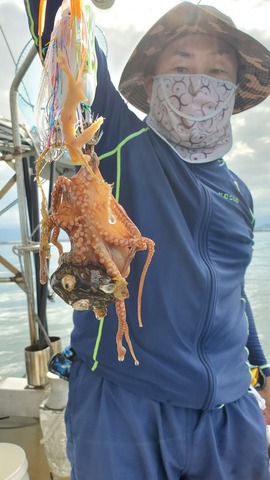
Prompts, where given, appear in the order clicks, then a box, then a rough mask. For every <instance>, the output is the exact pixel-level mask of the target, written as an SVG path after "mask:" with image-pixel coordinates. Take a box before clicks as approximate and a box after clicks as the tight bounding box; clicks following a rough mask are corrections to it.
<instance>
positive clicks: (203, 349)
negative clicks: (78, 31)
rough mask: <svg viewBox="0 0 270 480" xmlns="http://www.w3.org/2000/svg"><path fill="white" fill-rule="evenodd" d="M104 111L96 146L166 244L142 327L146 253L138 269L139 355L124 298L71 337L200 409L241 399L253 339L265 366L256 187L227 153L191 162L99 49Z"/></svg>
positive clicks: (133, 383)
mask: <svg viewBox="0 0 270 480" xmlns="http://www.w3.org/2000/svg"><path fill="white" fill-rule="evenodd" d="M93 112H94V114H95V115H101V116H103V117H104V125H103V136H102V138H101V140H100V142H99V143H98V145H97V146H96V152H97V154H98V155H99V156H100V159H101V170H102V173H103V176H104V178H105V179H106V181H107V182H109V183H114V187H115V192H116V193H117V196H118V195H119V201H120V203H121V204H122V205H123V207H124V208H125V209H126V211H127V213H128V215H129V216H130V217H131V218H132V220H133V221H134V222H135V224H136V225H137V226H138V228H139V229H140V231H141V232H142V235H143V236H147V237H149V238H152V239H153V240H154V241H155V244H156V252H155V255H154V258H153V260H152V263H151V266H150V268H149V271H148V274H147V278H146V282H145V287H144V292H143V301H142V317H143V323H144V327H143V328H142V329H141V328H139V327H138V323H137V291H138V284H139V278H140V274H141V271H142V268H143V264H144V261H145V258H146V256H145V255H146V254H145V253H144V252H140V253H137V254H136V257H135V259H134V260H133V262H132V264H131V273H130V276H129V278H128V282H129V292H130V298H129V299H128V300H127V301H126V308H127V322H128V325H129V328H130V336H131V339H132V342H133V346H134V350H135V354H136V356H137V357H138V359H139V361H140V365H139V366H137V367H136V366H135V365H134V362H133V360H132V358H131V356H130V355H129V352H128V351H127V354H126V359H125V361H124V362H119V361H118V360H117V352H116V345H115V336H116V331H117V317H116V314H115V308H114V306H111V307H110V308H109V311H108V315H107V317H106V318H105V320H104V323H103V324H100V323H99V322H98V321H97V320H95V318H94V317H93V315H92V314H91V313H88V312H75V314H74V330H73V333H72V346H73V348H74V349H75V351H76V352H77V354H78V355H79V356H80V357H81V358H82V359H83V360H84V361H85V362H86V363H87V364H88V365H89V368H91V369H92V370H94V371H96V373H98V374H100V375H103V376H104V377H106V378H108V379H110V380H111V381H113V382H115V383H117V384H120V385H122V386H124V387H125V388H127V389H129V390H132V391H134V392H136V393H139V394H141V395H145V396H148V397H151V398H153V399H156V400H159V401H165V402H169V403H172V404H175V405H181V406H187V407H192V408H201V409H208V408H215V407H217V406H219V405H220V404H223V403H228V402H231V401H234V400H236V399H237V398H239V397H240V396H241V395H242V394H243V393H244V392H245V391H246V390H247V389H248V386H249V384H250V371H249V361H248V352H247V348H246V346H247V344H248V345H249V346H250V348H251V353H250V355H251V358H252V363H253V364H254V363H255V364H256V365H262V364H263V365H264V366H265V365H266V359H265V357H264V355H263V352H262V349H261V346H260V343H259V341H258V336H257V333H256V330H255V329H254V320H253V316H252V314H251V310H248V312H246V310H247V309H249V304H248V302H247V299H246V297H245V295H244V293H243V291H242V288H241V285H242V284H243V282H244V275H245V271H246V268H247V266H248V264H249V262H250V260H251V256H252V245H253V221H254V218H253V214H252V208H253V206H252V199H251V195H250V192H249V191H248V189H247V187H246V186H245V184H244V183H243V182H242V181H241V180H240V179H239V178H238V177H237V176H236V175H235V174H233V173H232V172H231V171H230V170H229V169H228V168H227V166H226V163H225V162H224V161H223V160H222V159H221V160H216V161H214V162H210V163H206V164H198V165H194V164H193V165H190V164H187V163H186V162H184V161H182V159H181V158H180V157H179V156H178V154H177V153H176V152H175V151H174V150H173V149H172V148H171V147H170V146H169V145H168V144H167V143H165V142H164V141H163V140H162V139H160V138H159V137H158V136H157V135H156V134H155V133H154V132H153V131H151V130H150V129H149V128H148V127H147V125H146V124H145V123H144V122H143V121H141V120H139V119H138V118H137V116H136V115H135V114H134V113H133V112H131V111H130V110H129V109H128V107H127V105H126V104H125V102H124V101H123V99H122V98H121V96H120V95H119V93H118V92H117V91H116V90H115V88H114V87H113V85H112V83H111V81H110V77H109V73H108V70H107V65H106V60H105V57H104V55H103V54H102V52H100V51H99V50H98V87H97V91H96V97H95V101H94V104H93ZM247 319H248V320H249V322H250V326H248V322H247ZM248 330H249V332H250V333H249V337H248ZM265 371H266V373H268V371H267V370H265Z"/></svg>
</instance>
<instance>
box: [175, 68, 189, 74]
mask: <svg viewBox="0 0 270 480" xmlns="http://www.w3.org/2000/svg"><path fill="white" fill-rule="evenodd" d="M174 70H175V71H176V72H178V73H187V71H188V69H187V67H175V69H174Z"/></svg>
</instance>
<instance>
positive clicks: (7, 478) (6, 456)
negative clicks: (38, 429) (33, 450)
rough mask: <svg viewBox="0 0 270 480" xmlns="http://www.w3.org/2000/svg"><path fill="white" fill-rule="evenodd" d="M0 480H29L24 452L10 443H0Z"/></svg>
mask: <svg viewBox="0 0 270 480" xmlns="http://www.w3.org/2000/svg"><path fill="white" fill-rule="evenodd" d="M0 465H1V467H0V480H29V476H28V473H27V469H28V462H27V458H26V455H25V452H24V450H23V449H22V448H21V447H19V446H18V445H14V444H12V443H1V442H0Z"/></svg>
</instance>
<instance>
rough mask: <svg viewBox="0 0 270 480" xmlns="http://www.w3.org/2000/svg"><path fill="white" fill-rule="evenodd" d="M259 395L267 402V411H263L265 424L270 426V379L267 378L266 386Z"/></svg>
mask: <svg viewBox="0 0 270 480" xmlns="http://www.w3.org/2000/svg"><path fill="white" fill-rule="evenodd" d="M259 393H260V395H261V397H262V398H264V400H265V402H266V409H265V410H263V415H264V418H265V423H266V425H270V377H266V385H265V387H264V388H263V390H261V391H260V392H259Z"/></svg>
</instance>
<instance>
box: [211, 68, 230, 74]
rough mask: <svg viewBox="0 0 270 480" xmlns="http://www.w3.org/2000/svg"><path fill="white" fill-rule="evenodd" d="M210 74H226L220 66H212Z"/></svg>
mask: <svg viewBox="0 0 270 480" xmlns="http://www.w3.org/2000/svg"><path fill="white" fill-rule="evenodd" d="M209 73H210V74H212V75H222V74H223V75H224V74H226V72H225V70H222V69H221V68H213V69H212V70H210V72H209Z"/></svg>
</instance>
